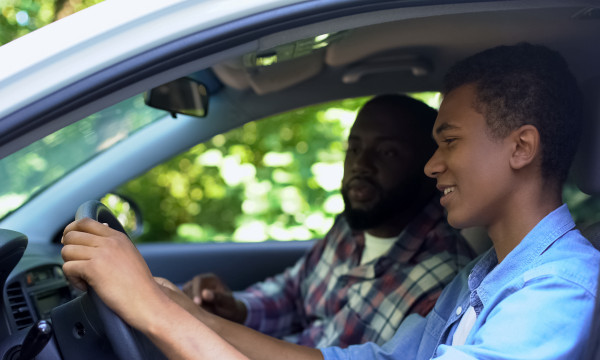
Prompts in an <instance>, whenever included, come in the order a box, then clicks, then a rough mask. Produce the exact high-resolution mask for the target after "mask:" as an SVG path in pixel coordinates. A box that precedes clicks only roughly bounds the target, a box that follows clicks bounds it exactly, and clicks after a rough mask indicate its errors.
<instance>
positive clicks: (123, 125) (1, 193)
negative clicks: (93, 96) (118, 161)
mask: <svg viewBox="0 0 600 360" xmlns="http://www.w3.org/2000/svg"><path fill="white" fill-rule="evenodd" d="M164 117H165V112H164V111H161V110H157V109H153V108H150V107H148V106H146V105H145V104H144V100H143V97H142V96H141V95H139V96H136V97H133V98H130V99H127V100H125V101H122V102H120V103H118V104H116V105H114V106H111V107H109V108H106V109H104V110H102V111H100V112H98V113H95V114H93V115H90V116H88V117H86V118H84V119H82V120H80V121H78V122H76V123H73V124H71V125H69V126H67V127H65V128H62V129H60V130H58V131H56V132H55V133H53V134H50V135H48V136H46V137H44V138H43V139H41V140H38V141H36V142H34V143H32V144H31V145H29V146H27V147H25V148H23V149H21V150H19V151H17V152H15V153H13V154H11V155H9V156H7V157H5V158H2V159H1V160H0V219H1V218H3V217H5V216H6V215H7V214H9V213H10V212H11V211H13V210H16V209H18V208H19V207H21V206H22V205H24V204H25V203H26V202H27V201H29V199H31V198H32V197H33V196H35V195H36V194H37V193H39V192H41V191H42V190H44V189H45V188H46V187H48V186H49V185H50V184H52V183H54V182H55V181H57V180H58V179H60V178H61V177H63V176H64V175H66V174H67V173H69V172H70V171H72V170H73V169H75V168H76V167H78V166H80V165H81V164H83V163H85V162H87V161H88V160H89V159H91V158H92V157H94V156H96V155H97V154H99V153H100V152H102V151H104V150H106V149H108V148H110V147H111V146H114V145H115V144H117V143H119V142H120V141H121V140H123V139H125V138H127V137H128V136H130V135H131V134H132V133H134V132H135V131H137V130H139V129H141V128H142V127H144V126H146V125H148V124H150V123H152V122H154V121H156V120H159V119H161V118H164Z"/></svg>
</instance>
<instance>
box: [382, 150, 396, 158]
mask: <svg viewBox="0 0 600 360" xmlns="http://www.w3.org/2000/svg"><path fill="white" fill-rule="evenodd" d="M380 153H381V154H382V155H383V156H385V157H397V156H398V154H399V153H400V152H399V151H398V149H382V150H381V151H380Z"/></svg>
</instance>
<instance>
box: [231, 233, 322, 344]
mask: <svg viewBox="0 0 600 360" xmlns="http://www.w3.org/2000/svg"><path fill="white" fill-rule="evenodd" d="M326 241H327V237H326V238H324V239H321V240H319V241H317V242H316V243H315V245H314V246H313V247H312V248H311V249H310V250H309V252H308V253H307V254H306V255H304V256H303V257H302V258H300V259H299V260H298V261H297V262H296V264H295V265H294V266H292V267H290V268H288V269H286V270H285V271H284V272H283V273H281V274H278V275H276V276H273V277H270V278H268V279H266V280H265V281H262V282H259V283H256V284H254V285H252V286H250V287H249V288H247V289H246V290H244V291H242V292H237V293H236V294H235V296H236V298H238V299H239V300H241V301H242V302H243V303H244V304H245V305H246V309H247V316H246V321H245V322H244V325H246V326H248V327H250V328H252V329H255V330H258V331H260V332H262V333H264V334H267V335H271V336H275V337H282V336H285V335H287V334H291V333H296V332H298V331H301V330H302V328H303V327H304V326H305V325H306V324H305V321H306V320H305V315H304V305H303V301H302V295H301V289H300V286H301V283H302V281H303V279H304V278H305V273H306V271H307V269H311V268H313V267H314V264H315V263H316V262H318V260H319V258H320V257H321V254H322V253H323V250H324V248H325V245H326Z"/></svg>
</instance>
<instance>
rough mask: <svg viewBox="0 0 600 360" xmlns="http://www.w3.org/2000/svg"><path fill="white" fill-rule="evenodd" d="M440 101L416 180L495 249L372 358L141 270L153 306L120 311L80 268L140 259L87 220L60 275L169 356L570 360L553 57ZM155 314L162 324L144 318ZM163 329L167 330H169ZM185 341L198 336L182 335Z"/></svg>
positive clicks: (512, 58) (586, 297) (572, 314)
mask: <svg viewBox="0 0 600 360" xmlns="http://www.w3.org/2000/svg"><path fill="white" fill-rule="evenodd" d="M550 75H551V76H550ZM444 93H445V97H444V100H443V103H442V106H441V107H440V112H439V116H438V118H437V120H436V123H435V125H434V129H433V136H434V138H435V140H436V142H437V143H438V150H437V151H436V152H435V154H434V155H433V157H432V158H431V160H430V161H429V162H428V163H427V165H426V167H425V172H426V173H427V174H428V175H429V176H431V177H433V178H435V179H436V180H437V182H438V185H437V186H438V189H439V190H440V191H442V192H443V194H444V195H443V197H442V198H441V203H442V204H443V205H444V207H445V208H446V209H447V210H448V221H449V222H450V224H452V225H453V226H456V227H468V226H476V225H477V226H484V227H485V228H486V229H487V231H488V234H489V235H490V238H491V240H492V242H493V245H494V247H493V248H492V249H490V250H489V251H488V252H486V253H485V254H483V255H482V256H481V257H480V258H478V259H477V260H475V261H473V262H472V263H471V264H469V266H467V267H466V268H465V269H463V270H462V271H461V272H460V273H459V274H458V276H457V277H456V278H455V279H454V280H453V281H452V282H451V283H450V284H449V285H448V287H447V288H446V289H445V290H444V291H443V293H442V294H441V295H440V298H439V300H438V302H437V303H436V305H435V308H434V309H433V310H432V311H431V312H430V313H429V315H428V316H427V318H423V317H421V316H419V315H417V314H412V315H410V316H409V317H407V318H406V319H405V321H404V322H403V323H402V325H401V326H400V328H399V329H398V331H397V333H396V334H395V335H394V337H393V338H392V340H390V341H389V342H388V343H386V344H385V345H384V346H382V347H379V346H377V345H376V344H373V343H367V344H362V345H355V346H351V347H348V348H346V349H341V348H339V347H331V348H324V349H320V350H318V349H312V348H308V347H303V346H298V345H295V344H289V343H286V342H282V341H279V340H276V339H273V338H270V337H268V336H265V335H263V334H260V333H256V332H253V331H251V330H249V329H247V328H245V327H242V326H239V325H238V324H235V323H231V322H228V321H226V320H223V319H221V318H219V317H217V316H214V315H212V314H210V313H208V312H206V311H203V310H202V309H200V308H198V307H193V303H191V301H190V300H189V299H188V298H186V296H185V295H184V294H183V293H181V292H177V290H176V288H175V287H173V286H172V285H170V284H168V283H165V282H164V281H161V282H160V283H162V284H164V285H165V286H163V287H162V288H160V289H158V290H157V289H156V288H157V287H156V286H155V285H154V284H152V279H151V275H149V271H148V270H147V267H146V266H145V264H144V263H143V261H139V260H138V261H135V262H134V263H133V264H129V263H128V264H127V266H128V269H127V270H130V272H128V273H129V274H132V277H133V278H134V279H136V280H138V281H141V283H140V284H138V285H136V289H137V290H139V292H136V293H137V294H141V295H144V296H147V297H150V298H151V299H152V301H151V302H150V303H149V304H146V303H147V301H146V303H144V301H142V302H141V305H143V308H141V309H137V308H136V309H130V306H129V301H128V299H127V296H124V295H122V294H120V293H122V291H118V290H119V289H125V288H126V286H128V285H129V283H130V282H132V281H133V280H131V279H122V280H120V281H119V282H120V283H119V284H115V283H114V280H112V279H111V277H110V276H111V274H103V272H102V271H101V269H98V268H96V269H94V268H92V269H89V268H88V267H87V266H86V265H87V263H88V262H89V260H88V258H89V259H91V260H93V261H92V262H91V263H94V262H96V261H99V262H101V263H103V264H120V263H119V262H118V261H119V260H122V259H112V258H111V256H112V254H114V251H105V250H117V249H118V250H122V251H124V252H126V258H127V259H128V260H134V259H135V257H136V256H139V255H138V254H137V252H136V251H135V249H134V248H133V246H132V245H131V244H130V243H129V242H128V240H127V238H126V237H124V236H123V235H120V234H119V233H118V232H116V231H113V230H110V229H106V227H103V226H102V225H101V224H99V223H97V222H93V221H82V222H76V223H72V224H70V225H69V226H68V227H67V229H66V230H65V231H66V234H65V238H64V241H65V243H66V244H69V245H67V246H69V248H67V247H65V248H64V249H63V256H64V257H65V259H66V260H67V263H66V264H65V266H64V269H65V273H66V274H67V275H68V276H71V277H73V279H74V280H75V281H76V282H77V281H82V280H85V281H87V282H88V283H89V282H91V285H93V286H95V288H96V289H100V291H98V292H99V294H100V296H101V297H102V298H103V299H104V301H105V302H107V303H108V305H109V306H111V307H112V308H113V309H115V310H116V311H117V313H119V314H120V315H121V316H123V317H124V318H125V320H126V321H128V322H129V323H130V324H132V325H133V326H135V327H136V328H138V329H140V330H141V331H143V332H144V333H145V334H147V335H148V336H149V337H150V338H151V339H153V341H154V342H155V344H157V345H158V346H159V347H160V348H161V349H162V350H163V351H164V352H165V353H166V354H167V355H168V356H170V357H171V358H193V357H194V356H200V357H201V356H215V357H216V356H218V357H220V358H224V357H227V358H256V359H284V358H289V359H323V358H325V359H417V360H420V359H431V358H435V359H483V358H485V359H577V358H579V357H580V356H581V354H582V351H583V349H584V348H585V346H584V344H585V342H586V341H587V338H588V333H589V330H590V322H591V318H592V314H593V311H594V305H595V297H596V291H597V285H598V284H597V282H598V268H599V266H600V253H599V252H598V251H597V250H596V249H595V248H594V247H593V246H592V245H591V244H590V243H589V241H587V240H586V239H585V238H583V237H582V236H581V234H580V233H579V231H578V230H576V229H575V224H574V222H573V220H572V218H571V216H570V214H569V210H568V209H567V207H566V205H564V204H562V205H561V203H562V199H561V190H562V185H563V183H564V180H565V178H566V175H567V171H568V168H569V165H570V163H571V161H572V159H573V156H574V154H575V150H576V148H577V143H578V137H579V136H578V135H579V132H580V128H581V104H580V98H581V95H580V92H579V89H578V87H577V83H576V81H575V79H574V78H573V76H572V75H571V73H570V72H569V70H568V67H567V65H566V63H565V61H564V60H563V59H562V57H561V56H560V55H558V54H557V53H555V52H553V51H551V50H549V49H547V48H544V47H541V46H533V45H529V44H520V45H516V46H510V47H498V48H493V49H490V50H487V51H484V52H482V53H479V54H476V55H474V56H472V57H470V58H467V59H466V60H464V61H463V62H461V63H459V64H458V65H456V66H455V67H454V68H453V69H452V70H451V71H450V73H449V75H448V76H447V78H446V90H445V91H444ZM109 230H110V231H109ZM78 231H84V232H85V233H87V234H95V236H99V237H101V240H106V238H108V239H111V240H113V241H112V242H113V244H115V243H117V244H118V245H119V246H109V247H108V248H107V249H97V247H103V245H102V243H101V242H100V241H92V240H86V237H87V236H86V235H79V234H81V233H78ZM69 234H72V235H69ZM123 266H125V265H123ZM142 280H143V281H142ZM161 290H162V292H161ZM165 294H166V295H167V296H165ZM174 303H177V304H178V305H175V304H174ZM162 308H166V309H167V311H168V314H169V315H170V316H171V317H170V318H169V321H167V320H164V319H158V320H156V319H155V318H156V316H155V314H156V313H158V309H162ZM182 308H183V309H182ZM184 309H185V310H184ZM194 318H195V319H194ZM173 319H176V320H177V323H176V325H174V324H170V323H169V322H172V321H173ZM197 320H200V321H197ZM192 330H193V331H198V332H199V333H198V334H196V335H195V336H187V337H184V336H183V335H184V334H189V331H192ZM182 337H183V339H182ZM205 339H207V340H205Z"/></svg>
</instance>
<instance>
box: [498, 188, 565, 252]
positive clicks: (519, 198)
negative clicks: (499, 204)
mask: <svg viewBox="0 0 600 360" xmlns="http://www.w3.org/2000/svg"><path fill="white" fill-rule="evenodd" d="M556 189H557V187H556V186H533V187H531V188H528V189H527V188H522V189H521V190H522V191H520V192H519V193H515V194H514V196H511V199H510V201H507V202H506V207H505V211H504V212H503V214H504V216H502V217H501V218H499V219H497V221H495V222H494V223H492V224H490V226H488V227H487V231H488V235H489V237H490V239H491V240H492V243H493V245H494V249H495V250H496V255H497V257H498V263H500V262H502V260H504V258H505V257H506V256H507V255H508V254H509V253H510V252H511V251H512V250H513V249H514V248H515V247H516V246H517V245H519V243H520V242H521V240H523V238H524V237H525V236H526V235H527V234H528V233H529V232H530V231H531V230H532V229H533V228H534V227H535V226H536V225H537V224H538V223H539V222H540V221H541V220H542V219H543V218H544V217H546V215H548V214H549V213H551V212H552V211H554V210H555V209H556V208H558V207H559V206H560V205H561V204H562V195H561V191H560V190H556Z"/></svg>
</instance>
